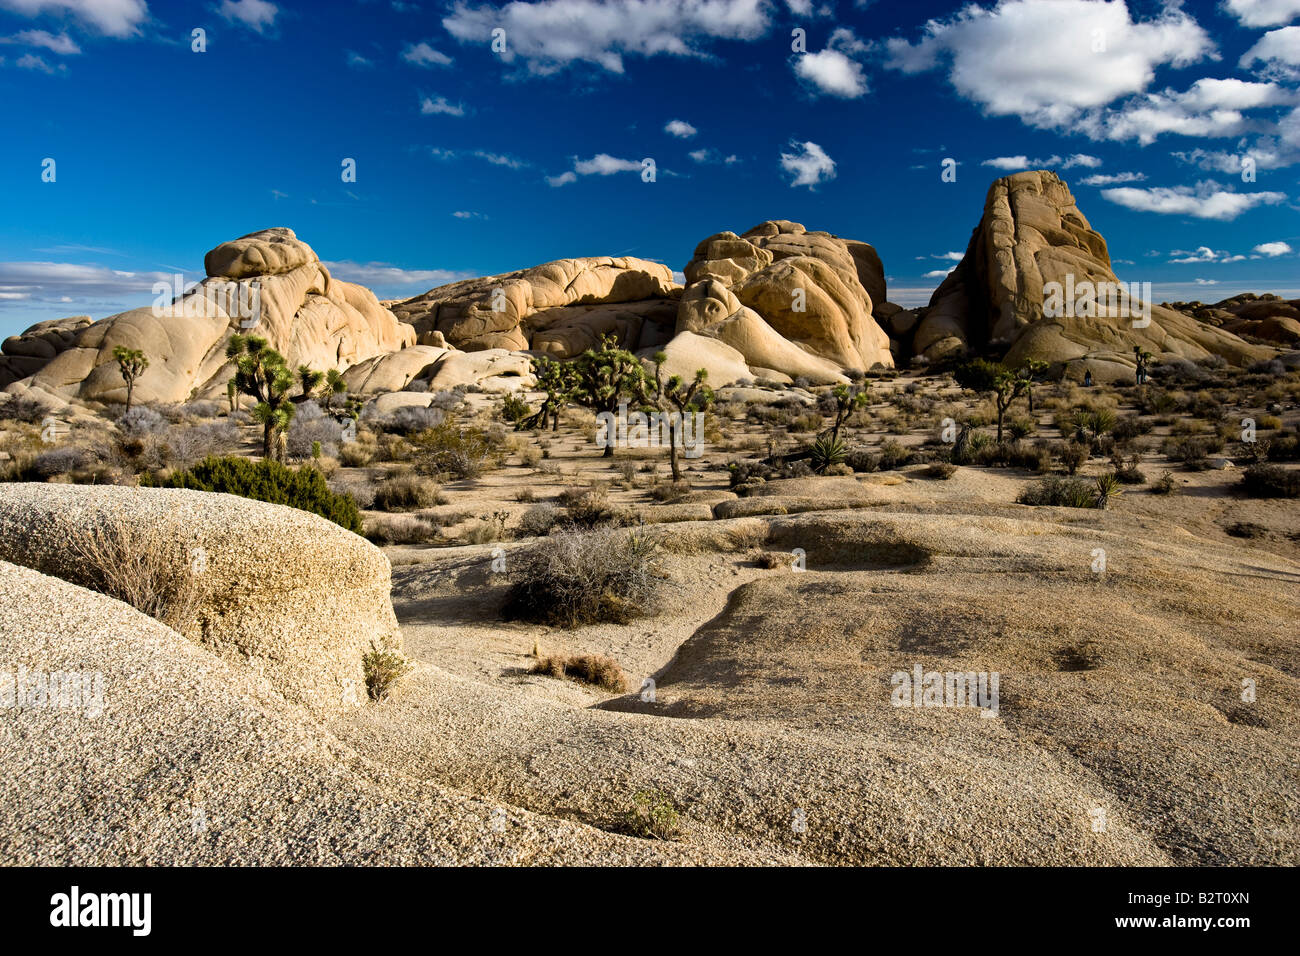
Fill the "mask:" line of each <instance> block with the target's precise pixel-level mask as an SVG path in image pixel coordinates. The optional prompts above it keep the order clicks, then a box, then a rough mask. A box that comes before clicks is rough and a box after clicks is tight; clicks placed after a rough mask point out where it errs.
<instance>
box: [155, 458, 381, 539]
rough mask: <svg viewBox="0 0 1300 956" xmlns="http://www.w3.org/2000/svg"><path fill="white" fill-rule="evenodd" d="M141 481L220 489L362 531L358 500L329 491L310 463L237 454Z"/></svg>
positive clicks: (355, 531) (174, 485)
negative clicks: (295, 465) (293, 465)
mask: <svg viewBox="0 0 1300 956" xmlns="http://www.w3.org/2000/svg"><path fill="white" fill-rule="evenodd" d="M140 483H141V484H142V485H150V486H155V487H160V488H189V489H191V490H194V491H211V492H219V493H223V494H228V495H239V496H240V497H241V498H252V499H254V500H256V501H266V502H269V503H271V504H273V505H288V506H289V507H290V508H298V509H299V510H301V511H310V512H311V513H312V514H317V515H320V516H321V517H322V518H328V519H329V520H330V521H333V522H334V523H335V524H337V525H339V526H340V527H343V528H347V529H348V530H349V531H352V532H354V533H356V534H360V533H361V515H360V513H359V512H358V511H357V503H356V502H355V501H353V500H352V498H351V496H349V495H340V494H335V493H334V492H333V491H330V489H329V485H327V484H326V482H325V476H324V475H323V474H321V473H320V472H319V471H318V470H316V469H315V468H312V467H309V466H303V467H301V468H297V469H294V468H288V467H286V466H284V465H282V464H280V463H279V462H278V461H266V460H263V461H253V460H251V459H248V458H239V457H235V456H227V457H224V458H205V459H204V460H203V461H201V462H199V463H198V464H197V465H195V466H194V467H193V468H189V469H186V470H185V471H178V472H176V473H175V474H173V475H171V476H169V477H167V478H165V479H161V480H159V479H154V478H152V477H151V476H149V475H144V476H143V477H142V478H141V480H140Z"/></svg>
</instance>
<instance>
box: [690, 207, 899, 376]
mask: <svg viewBox="0 0 1300 956" xmlns="http://www.w3.org/2000/svg"><path fill="white" fill-rule="evenodd" d="M683 271H684V273H685V276H686V281H687V286H686V289H685V291H684V292H683V293H682V297H681V303H680V305H679V307H678V311H677V324H676V331H677V333H678V334H679V335H680V334H681V333H684V332H690V333H693V334H695V335H697V336H700V337H705V338H714V339H717V340H718V341H720V342H724V343H726V344H727V345H729V346H731V347H732V348H733V349H735V350H736V351H737V352H738V353H740V354H741V355H742V356H743V357H744V361H745V363H746V364H747V365H748V366H749V367H750V368H751V369H761V370H764V371H765V372H775V373H777V374H778V375H780V376H784V377H786V378H799V377H804V378H808V379H810V380H811V381H814V382H817V383H823V384H824V383H830V382H841V381H846V380H847V379H846V376H845V375H844V372H845V370H847V369H867V368H870V367H872V366H873V365H877V364H881V365H885V366H892V365H893V357H892V355H891V353H890V349H889V337H888V336H887V335H886V334H885V332H884V331H883V330H882V329H881V328H880V326H879V325H878V324H877V323H876V321H875V318H874V316H873V302H874V301H875V300H873V295H872V293H871V292H869V291H868V287H870V288H871V289H872V290H874V293H875V295H877V296H879V301H880V302H881V303H882V304H883V303H884V296H885V277H884V269H883V267H882V266H881V263H880V257H879V256H878V255H876V251H875V249H873V248H872V247H871V246H870V245H868V244H867V243H865V242H854V241H846V240H843V239H840V238H839V237H837V236H833V235H831V234H830V233H826V232H808V231H807V230H806V229H805V228H804V227H803V226H802V225H800V224H799V223H796V222H788V221H786V220H772V221H768V222H764V223H760V224H759V225H757V226H755V227H754V228H753V229H750V230H749V231H748V232H745V233H744V234H743V235H736V234H735V233H734V232H720V233H717V234H716V235H713V236H710V237H708V238H707V239H705V240H704V241H703V242H701V243H700V244H699V245H698V246H697V247H696V249H695V255H694V257H693V258H692V259H691V261H690V262H689V263H687V265H686V268H685V269H684V270H683ZM719 384H728V383H727V382H721V383H719Z"/></svg>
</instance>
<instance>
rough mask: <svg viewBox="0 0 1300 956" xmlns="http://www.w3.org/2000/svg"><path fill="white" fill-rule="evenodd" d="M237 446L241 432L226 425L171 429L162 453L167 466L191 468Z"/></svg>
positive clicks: (172, 427) (173, 427)
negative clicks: (205, 459)
mask: <svg viewBox="0 0 1300 956" xmlns="http://www.w3.org/2000/svg"><path fill="white" fill-rule="evenodd" d="M131 410H132V411H133V412H134V411H135V409H131ZM238 443H239V430H238V429H237V428H234V427H233V426H231V425H230V424H229V423H227V422H210V423H208V424H205V425H172V426H171V427H170V428H168V429H167V431H166V432H165V433H164V434H163V439H162V446H161V448H160V452H161V454H162V456H163V457H164V458H165V459H166V461H167V463H168V464H171V465H173V466H175V467H179V468H188V467H189V466H190V465H192V464H194V463H195V462H197V461H202V460H203V459H204V458H210V457H212V456H214V455H224V454H228V453H230V452H231V451H232V450H234V448H235V446H236V445H237V444H238Z"/></svg>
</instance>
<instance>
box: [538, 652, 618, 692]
mask: <svg viewBox="0 0 1300 956" xmlns="http://www.w3.org/2000/svg"><path fill="white" fill-rule="evenodd" d="M530 673H533V674H545V675H546V676H548V677H567V678H569V679H570V680H576V681H580V682H581V683H584V684H591V685H592V686H593V687H600V688H603V689H604V690H607V691H610V692H611V693H614V694H626V693H627V691H628V689H629V686H630V685H629V682H628V679H627V675H626V674H624V673H623V668H621V667H619V666H618V662H617V661H616V660H614V658H612V657H606V656H605V655H604V654H574V655H568V656H565V655H552V656H549V657H542V658H538V660H537V662H536V663H534V664H533V666H532V669H531V671H530Z"/></svg>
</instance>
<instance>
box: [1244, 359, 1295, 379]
mask: <svg viewBox="0 0 1300 956" xmlns="http://www.w3.org/2000/svg"><path fill="white" fill-rule="evenodd" d="M1246 371H1247V372H1249V373H1250V374H1252V375H1268V376H1270V377H1281V376H1283V375H1285V374H1286V366H1285V365H1283V364H1282V362H1281V361H1280V360H1278V359H1263V360H1261V361H1259V362H1251V363H1250V365H1249V366H1247V368H1246Z"/></svg>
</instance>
